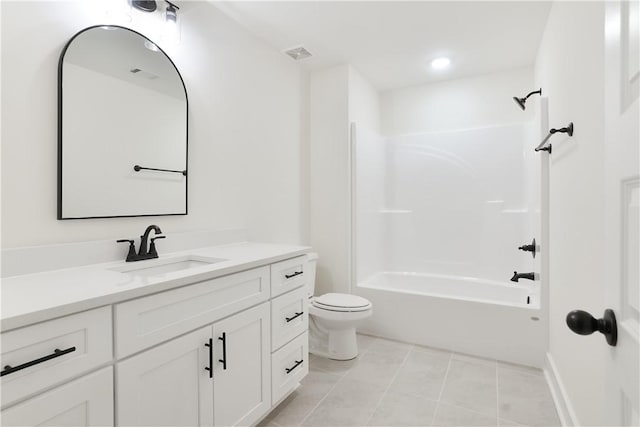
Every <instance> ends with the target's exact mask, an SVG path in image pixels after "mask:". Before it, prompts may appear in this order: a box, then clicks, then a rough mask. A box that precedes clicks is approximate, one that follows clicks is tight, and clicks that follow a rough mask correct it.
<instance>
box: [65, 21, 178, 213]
mask: <svg viewBox="0 0 640 427" xmlns="http://www.w3.org/2000/svg"><path fill="white" fill-rule="evenodd" d="M58 79H59V89H58V90H59V94H58V119H59V124H58V219H80V218H108V217H126V216H151V215H186V214H187V175H188V174H187V115H188V102H187V92H186V89H185V86H184V82H183V80H182V77H181V76H180V73H179V72H178V70H177V68H176V66H175V65H174V63H173V62H172V61H171V59H170V58H169V57H168V56H167V55H166V54H165V53H164V52H163V51H162V50H161V49H160V48H158V47H157V46H156V44H155V43H153V42H152V41H151V40H149V39H147V38H146V37H144V36H143V35H141V34H139V33H137V32H135V31H133V30H130V29H127V28H123V27H118V26H95V27H90V28H86V29H84V30H82V31H80V32H79V33H77V34H76V35H75V36H73V38H72V39H71V40H70V41H69V43H68V44H67V45H66V46H65V48H64V50H63V51H62V54H61V56H60V63H59V68H58Z"/></svg>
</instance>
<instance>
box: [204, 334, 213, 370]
mask: <svg viewBox="0 0 640 427" xmlns="http://www.w3.org/2000/svg"><path fill="white" fill-rule="evenodd" d="M204 346H205V347H209V366H208V367H205V368H204V370H205V371H209V378H213V338H209V342H208V343H206V344H205V345H204Z"/></svg>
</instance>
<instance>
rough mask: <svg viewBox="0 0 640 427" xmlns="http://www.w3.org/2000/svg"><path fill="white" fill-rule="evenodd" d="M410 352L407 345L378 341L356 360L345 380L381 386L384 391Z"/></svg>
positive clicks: (409, 347)
mask: <svg viewBox="0 0 640 427" xmlns="http://www.w3.org/2000/svg"><path fill="white" fill-rule="evenodd" d="M410 350H411V345H409V344H403V343H397V342H394V341H387V340H381V339H378V340H376V341H375V342H373V343H372V344H371V346H370V347H369V349H368V350H367V351H366V352H365V353H364V354H363V355H362V356H361V357H359V358H358V362H357V363H356V364H355V365H354V367H353V369H351V370H350V371H349V372H348V373H347V374H346V375H345V379H348V380H349V381H362V382H366V383H371V384H375V385H378V386H379V385H382V386H383V387H384V388H385V389H386V388H387V386H388V385H389V384H391V381H392V380H393V378H394V377H395V375H396V373H397V372H398V370H399V369H400V367H401V366H402V364H403V362H404V360H405V358H406V357H407V355H408V354H409V351H410Z"/></svg>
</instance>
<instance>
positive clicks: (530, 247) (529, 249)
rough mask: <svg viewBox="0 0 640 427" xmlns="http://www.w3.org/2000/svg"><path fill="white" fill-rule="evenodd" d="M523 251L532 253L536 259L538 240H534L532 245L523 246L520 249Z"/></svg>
mask: <svg viewBox="0 0 640 427" xmlns="http://www.w3.org/2000/svg"><path fill="white" fill-rule="evenodd" d="M518 249H520V250H521V251H525V252H531V254H532V255H533V257H534V258H535V257H536V252H537V247H536V239H533V241H532V242H531V244H530V245H522V246H520V247H518Z"/></svg>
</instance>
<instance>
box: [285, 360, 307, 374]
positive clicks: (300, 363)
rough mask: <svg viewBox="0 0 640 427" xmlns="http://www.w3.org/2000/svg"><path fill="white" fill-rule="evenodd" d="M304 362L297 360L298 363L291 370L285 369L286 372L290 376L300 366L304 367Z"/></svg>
mask: <svg viewBox="0 0 640 427" xmlns="http://www.w3.org/2000/svg"><path fill="white" fill-rule="evenodd" d="M302 362H303V360H296V363H295V364H294V365H293V366H292V367H290V368H285V371H286V372H287V374H290V373H291V372H292V371H293V370H294V369H296V368H297V367H298V366H300V365H302Z"/></svg>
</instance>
